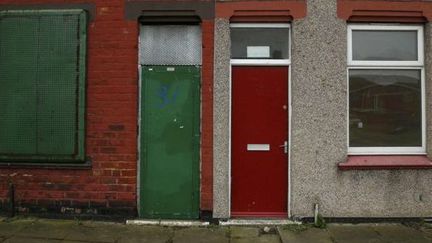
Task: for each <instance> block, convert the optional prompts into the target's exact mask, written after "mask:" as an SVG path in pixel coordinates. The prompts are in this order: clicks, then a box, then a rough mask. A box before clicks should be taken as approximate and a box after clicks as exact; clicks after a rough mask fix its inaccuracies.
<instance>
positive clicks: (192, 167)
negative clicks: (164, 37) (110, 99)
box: [140, 66, 200, 219]
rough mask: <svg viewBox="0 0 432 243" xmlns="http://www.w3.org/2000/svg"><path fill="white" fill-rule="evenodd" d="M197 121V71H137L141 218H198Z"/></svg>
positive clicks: (163, 68) (156, 68)
mask: <svg viewBox="0 0 432 243" xmlns="http://www.w3.org/2000/svg"><path fill="white" fill-rule="evenodd" d="M199 121H200V68H199V67H195V66H174V67H172V66H170V67H167V66H143V67H142V89H141V124H140V125H141V141H140V142H141V143H140V152H141V153H140V154H141V155H140V160H141V163H140V173H141V175H140V216H141V217H143V218H183V219H193V218H198V215H199V157H200V156H199V144H200V124H199Z"/></svg>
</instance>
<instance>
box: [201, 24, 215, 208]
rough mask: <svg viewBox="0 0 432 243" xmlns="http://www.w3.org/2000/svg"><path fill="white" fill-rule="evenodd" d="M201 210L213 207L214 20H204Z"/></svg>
mask: <svg viewBox="0 0 432 243" xmlns="http://www.w3.org/2000/svg"><path fill="white" fill-rule="evenodd" d="M201 28H202V38H203V63H202V89H201V92H202V120H201V124H202V125H201V126H202V137H201V139H202V145H201V210H212V209H213V45H214V22H213V21H203V22H202V24H201Z"/></svg>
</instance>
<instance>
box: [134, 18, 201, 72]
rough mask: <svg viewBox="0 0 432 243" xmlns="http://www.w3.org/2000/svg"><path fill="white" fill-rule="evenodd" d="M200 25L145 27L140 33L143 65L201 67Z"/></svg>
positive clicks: (141, 61)
mask: <svg viewBox="0 0 432 243" xmlns="http://www.w3.org/2000/svg"><path fill="white" fill-rule="evenodd" d="M201 49H202V46H201V29H200V27H199V26H198V25H143V26H141V32H140V63H141V64H142V65H201Z"/></svg>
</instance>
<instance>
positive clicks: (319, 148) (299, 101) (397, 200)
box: [213, 0, 432, 218]
mask: <svg viewBox="0 0 432 243" xmlns="http://www.w3.org/2000/svg"><path fill="white" fill-rule="evenodd" d="M342 1H343V0H339V1H337V0H326V1H322V0H307V14H306V16H305V17H304V18H298V19H294V20H293V21H292V23H291V25H292V26H291V27H292V38H291V40H292V55H291V60H292V65H291V80H290V82H291V101H292V103H291V130H290V133H289V136H291V144H290V161H289V175H290V178H289V183H288V185H287V186H288V188H289V192H288V193H289V201H288V204H289V205H288V210H289V214H290V216H291V217H293V218H296V217H300V218H301V217H312V216H313V212H314V211H313V210H314V204H319V208H320V213H321V214H322V215H323V216H324V217H430V216H431V215H432V187H431V185H432V170H427V169H426V170H408V169H399V170H350V171H342V170H340V169H339V168H338V163H340V162H345V161H346V159H347V115H348V114H347V21H346V20H344V19H342V18H340V16H338V12H337V9H338V6H337V4H338V2H342ZM363 2H368V1H363ZM369 2H372V1H369ZM381 2H384V3H386V5H385V6H390V8H391V5H392V4H394V3H395V2H396V4H399V3H397V2H400V1H381ZM413 2H421V1H413ZM363 4H364V5H363V6H366V5H365V3H363ZM366 4H367V3H366ZM358 5H361V3H358ZM339 7H340V6H339ZM217 8H218V6H216V9H217ZM431 27H432V25H431V24H430V23H427V24H425V47H426V48H425V73H426V80H425V83H426V101H427V105H426V117H427V118H426V119H427V129H426V130H427V131H426V132H427V152H428V156H429V157H431V156H432V116H431V114H432V99H431V97H432V85H431V82H432V74H431V73H432V31H431ZM215 29H216V33H215V79H214V81H215V83H214V87H215V89H214V99H215V101H216V102H215V103H214V123H215V125H214V127H215V129H214V154H215V157H214V165H215V166H214V210H213V215H214V217H217V218H229V217H230V192H229V186H230V185H229V178H230V169H229V129H228V128H229V92H230V91H229V73H228V70H229V65H230V64H229V55H230V54H229V49H230V37H229V36H230V33H229V31H230V30H229V21H228V20H226V19H223V18H219V19H218V18H217V19H216V22H215Z"/></svg>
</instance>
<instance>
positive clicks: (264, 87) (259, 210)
mask: <svg viewBox="0 0 432 243" xmlns="http://www.w3.org/2000/svg"><path fill="white" fill-rule="evenodd" d="M231 121H232V132H231V151H232V152H231V176H232V185H231V187H232V188H231V194H232V195H231V198H232V199H231V215H232V216H233V217H236V216H237V217H248V216H250V217H287V200H288V199H287V198H288V155H287V154H286V153H285V152H284V148H283V145H284V142H285V141H287V140H288V67H233V68H232V120H231ZM248 144H263V145H267V144H268V145H270V148H269V150H268V151H251V150H249V151H248ZM281 146H282V147H281Z"/></svg>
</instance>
